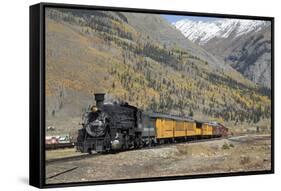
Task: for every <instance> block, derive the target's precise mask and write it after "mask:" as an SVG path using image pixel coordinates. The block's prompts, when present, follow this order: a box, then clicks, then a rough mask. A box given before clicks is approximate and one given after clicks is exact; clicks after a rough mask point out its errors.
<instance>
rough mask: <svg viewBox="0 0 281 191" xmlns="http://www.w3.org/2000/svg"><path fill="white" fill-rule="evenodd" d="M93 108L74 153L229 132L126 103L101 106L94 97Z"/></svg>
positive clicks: (101, 98)
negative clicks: (76, 151)
mask: <svg viewBox="0 0 281 191" xmlns="http://www.w3.org/2000/svg"><path fill="white" fill-rule="evenodd" d="M95 100H96V106H95V107H92V108H91V110H90V111H88V112H86V113H85V114H84V116H83V123H82V128H81V129H79V130H78V137H77V142H76V143H75V145H76V148H77V150H79V151H80V152H82V153H89V154H90V153H92V151H96V152H111V151H122V150H128V149H137V148H142V147H144V146H152V145H155V144H163V143H167V142H168V143H170V142H178V141H186V140H189V139H200V138H213V137H221V136H227V132H228V129H227V128H226V127H224V126H223V125H222V124H220V123H216V122H199V121H195V120H193V119H191V118H188V117H179V116H174V115H166V114H159V113H149V112H144V111H142V110H140V109H138V108H137V107H134V106H132V105H129V104H128V103H110V104H106V103H104V94H95Z"/></svg>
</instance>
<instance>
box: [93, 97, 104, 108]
mask: <svg viewBox="0 0 281 191" xmlns="http://www.w3.org/2000/svg"><path fill="white" fill-rule="evenodd" d="M104 95H105V94H103V93H99V94H95V100H96V105H97V108H98V109H100V108H101V107H102V105H103V101H104Z"/></svg>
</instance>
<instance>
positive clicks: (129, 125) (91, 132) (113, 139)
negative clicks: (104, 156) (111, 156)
mask: <svg viewBox="0 0 281 191" xmlns="http://www.w3.org/2000/svg"><path fill="white" fill-rule="evenodd" d="M95 100H96V108H92V111H89V112H87V113H85V115H84V117H83V118H84V122H83V124H82V126H83V128H82V129H80V130H79V132H78V138H77V143H76V147H77V149H78V150H79V151H81V152H88V153H91V152H92V151H93V150H94V151H97V152H107V151H112V150H126V149H129V148H131V147H134V148H140V147H142V146H143V140H142V127H141V124H140V123H139V120H140V118H141V115H142V112H141V111H140V110H138V109H137V108H136V107H134V106H131V105H129V104H127V103H113V104H104V94H95Z"/></svg>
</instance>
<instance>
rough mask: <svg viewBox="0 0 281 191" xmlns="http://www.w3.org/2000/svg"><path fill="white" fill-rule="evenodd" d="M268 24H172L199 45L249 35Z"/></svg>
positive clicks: (222, 21) (228, 21)
mask: <svg viewBox="0 0 281 191" xmlns="http://www.w3.org/2000/svg"><path fill="white" fill-rule="evenodd" d="M269 23H270V22H266V21H259V20H245V19H216V20H211V21H194V20H189V19H183V20H179V21H177V22H175V23H172V24H173V25H174V26H175V27H176V28H177V29H179V30H180V31H181V32H182V33H183V35H184V36H185V37H187V38H188V39H189V40H191V41H193V42H197V43H198V44H200V45H204V44H205V43H207V42H208V41H209V40H211V39H213V38H215V37H217V38H228V37H229V36H230V35H233V36H232V37H233V38H236V37H238V36H241V35H244V34H247V33H250V32H258V31H260V30H261V29H262V28H263V27H264V26H266V25H268V24H269Z"/></svg>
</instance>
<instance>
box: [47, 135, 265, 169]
mask: <svg viewBox="0 0 281 191" xmlns="http://www.w3.org/2000/svg"><path fill="white" fill-rule="evenodd" d="M248 138H250V139H255V140H265V139H268V138H270V136H267V135H265V136H263V135H261V136H260V135H257V136H250V137H249V136H248V135H240V136H232V137H218V138H212V139H198V140H189V141H186V142H175V143H166V144H160V145H154V146H151V147H149V146H146V147H143V148H141V149H132V150H126V151H123V152H132V151H137V150H149V149H161V148H166V147H170V146H173V145H178V144H195V143H202V142H212V141H218V140H223V139H225V140H229V141H235V142H241V143H242V142H246V141H250V140H248ZM121 152H122V151H121ZM110 154H113V153H110ZM116 154H118V152H117V153H116ZM101 155H105V154H101V153H93V154H81V155H76V156H69V157H63V158H56V159H49V160H46V165H49V164H53V163H61V162H70V161H79V160H84V159H88V158H95V157H98V156H101Z"/></svg>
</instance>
